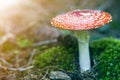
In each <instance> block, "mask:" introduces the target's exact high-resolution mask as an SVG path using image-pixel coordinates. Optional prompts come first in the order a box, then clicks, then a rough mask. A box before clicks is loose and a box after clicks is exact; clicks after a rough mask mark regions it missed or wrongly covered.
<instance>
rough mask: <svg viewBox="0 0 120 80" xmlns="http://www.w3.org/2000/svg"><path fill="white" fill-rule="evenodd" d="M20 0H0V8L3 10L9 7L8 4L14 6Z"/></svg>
mask: <svg viewBox="0 0 120 80" xmlns="http://www.w3.org/2000/svg"><path fill="white" fill-rule="evenodd" d="M19 1H20V0H0V10H4V9H6V8H9V7H10V6H14V5H16V4H17V3H19Z"/></svg>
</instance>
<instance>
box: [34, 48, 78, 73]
mask: <svg viewBox="0 0 120 80" xmlns="http://www.w3.org/2000/svg"><path fill="white" fill-rule="evenodd" d="M72 52H73V50H72V49H66V48H64V47H62V46H57V47H52V48H50V49H48V50H46V51H45V52H43V53H40V54H39V55H37V56H36V57H35V62H34V65H35V67H36V68H40V69H43V68H45V67H47V66H58V68H59V69H62V70H66V71H75V69H76V65H75V61H76V60H75V55H74V54H73V53H72Z"/></svg>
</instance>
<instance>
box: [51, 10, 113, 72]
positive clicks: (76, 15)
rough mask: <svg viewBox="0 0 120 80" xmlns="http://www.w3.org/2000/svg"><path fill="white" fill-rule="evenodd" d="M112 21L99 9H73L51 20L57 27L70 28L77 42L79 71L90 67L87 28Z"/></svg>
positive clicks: (97, 26) (109, 16) (108, 15)
mask: <svg viewBox="0 0 120 80" xmlns="http://www.w3.org/2000/svg"><path fill="white" fill-rule="evenodd" d="M111 21H112V17H111V15H110V14H109V13H107V12H103V11H99V10H74V11H71V12H67V13H65V14H61V15H59V16H57V17H55V18H53V19H52V20H51V24H52V25H53V26H56V27H57V28H61V29H66V30H72V31H73V32H74V36H75V37H76V38H77V39H78V43H79V65H80V69H81V73H82V72H85V71H87V70H90V69H91V63H90V54H89V35H88V31H87V30H89V29H94V28H99V27H101V26H103V25H105V24H107V23H109V22H111Z"/></svg>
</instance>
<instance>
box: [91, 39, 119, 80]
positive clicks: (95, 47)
mask: <svg viewBox="0 0 120 80" xmlns="http://www.w3.org/2000/svg"><path fill="white" fill-rule="evenodd" d="M90 50H91V53H92V56H94V55H96V56H97V60H98V65H97V66H96V71H97V72H98V74H99V75H98V78H99V80H120V40H116V39H113V38H108V39H101V40H97V41H94V42H92V43H91V45H90Z"/></svg>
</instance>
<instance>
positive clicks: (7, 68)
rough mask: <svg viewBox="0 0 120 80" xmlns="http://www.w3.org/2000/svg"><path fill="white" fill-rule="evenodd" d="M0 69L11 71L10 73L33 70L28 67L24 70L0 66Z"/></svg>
mask: <svg viewBox="0 0 120 80" xmlns="http://www.w3.org/2000/svg"><path fill="white" fill-rule="evenodd" d="M0 68H2V69H5V70H11V71H26V70H28V69H31V68H33V66H28V67H25V68H10V67H5V66H1V65H0Z"/></svg>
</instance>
